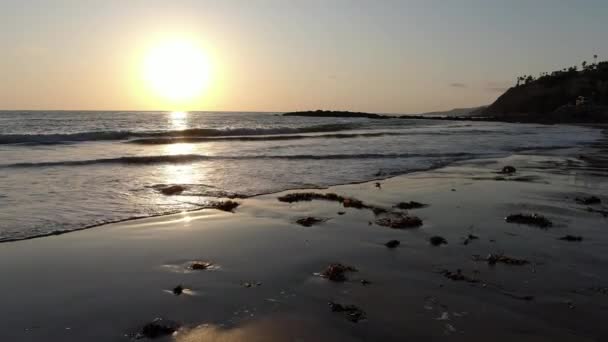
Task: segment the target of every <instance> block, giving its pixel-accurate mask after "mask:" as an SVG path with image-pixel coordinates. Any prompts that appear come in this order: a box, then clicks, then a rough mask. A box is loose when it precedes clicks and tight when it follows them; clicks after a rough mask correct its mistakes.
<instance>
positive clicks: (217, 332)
mask: <svg viewBox="0 0 608 342" xmlns="http://www.w3.org/2000/svg"><path fill="white" fill-rule="evenodd" d="M602 146H603V145H602ZM602 146H595V147H593V148H591V149H586V150H576V149H572V150H568V151H560V152H559V153H558V152H553V153H552V155H544V156H540V155H535V154H533V153H530V154H526V155H515V156H511V157H509V158H505V159H500V160H476V161H468V162H463V163H460V164H454V165H452V166H450V167H446V168H442V169H439V170H435V171H428V172H418V173H413V174H409V175H403V176H398V177H395V178H391V179H386V180H383V181H380V183H381V187H380V188H378V187H377V186H376V184H375V183H376V182H369V183H363V184H351V185H343V186H335V187H332V188H329V189H324V190H313V191H315V192H319V193H336V194H339V195H341V196H345V197H354V198H357V199H360V200H362V201H364V202H365V203H367V204H370V205H373V206H377V207H382V208H386V209H389V210H396V209H394V208H392V207H393V206H394V205H396V204H397V203H399V202H408V201H417V202H421V203H425V204H428V206H426V207H423V208H420V209H412V210H408V213H409V214H411V215H416V216H418V217H419V218H421V219H422V221H423V225H422V226H421V227H419V228H411V229H403V230H400V229H391V228H387V227H382V226H379V225H378V224H376V223H375V222H376V219H377V218H378V217H376V215H375V214H374V213H373V212H372V210H368V209H356V208H352V207H349V208H344V207H343V205H342V204H340V203H338V202H330V201H324V200H317V201H311V202H298V203H284V202H280V201H278V200H277V198H278V197H280V196H282V195H285V194H287V193H294V192H305V190H298V191H286V192H283V193H278V194H269V195H263V196H259V197H254V198H248V199H243V200H238V201H239V202H240V203H241V205H240V206H239V207H238V208H236V210H235V212H234V213H227V212H222V211H217V210H202V211H198V212H189V213H183V214H176V215H171V216H164V217H157V218H150V219H142V220H135V221H130V222H123V223H118V224H110V225H107V226H102V227H98V228H95V229H90V230H86V231H79V232H74V233H70V234H65V235H60V236H52V237H45V238H40V239H33V240H27V241H19V242H12V243H3V244H0V260H1V262H0V274H2V281H1V282H0V293H1V295H0V299H1V300H0V302H1V303H2V310H1V311H0V322H1V325H0V340H1V341H129V340H132V339H134V337H135V335H136V334H137V332H138V331H140V330H141V328H142V326H143V325H144V324H146V323H147V322H150V321H152V320H153V319H154V318H156V317H162V318H164V319H168V320H173V321H175V322H178V323H179V324H180V326H181V328H180V329H179V330H178V331H177V332H176V333H174V334H173V335H172V336H168V337H165V338H160V339H157V340H158V341H164V340H167V341H172V340H175V341H338V340H340V341H404V340H408V341H421V340H424V341H435V340H437V341H439V340H452V341H465V340H467V341H471V340H473V341H488V340H491V341H513V340H516V339H517V340H520V341H601V340H604V341H605V340H606V338H607V337H608V326H606V325H605V324H603V318H604V317H605V316H606V314H608V254H606V250H607V249H606V248H607V247H608V236H607V234H606V229H608V219H607V218H606V217H605V216H604V215H603V214H602V213H601V212H600V211H602V210H608V196H606V195H605V194H607V193H608V191H607V190H608V189H607V188H608V182H607V181H606V180H607V179H608V178H606V176H608V172H607V169H606V168H605V163H604V162H605V159H602V158H601V157H599V154H598V153H599V151H600V150H601V149H602V148H603V147H602ZM546 153H547V152H546V151H543V154H546ZM581 154H583V156H582V158H581V157H580V155H581ZM505 165H513V166H515V167H516V168H517V172H516V173H515V174H513V175H507V176H505V175H500V174H497V173H496V171H497V170H500V169H501V168H502V167H503V166H505ZM591 195H595V196H598V197H599V198H600V199H601V201H602V203H600V204H593V205H583V204H580V203H577V202H576V201H575V198H577V197H586V196H591ZM588 208H591V211H589V210H588ZM339 212H344V213H343V214H339ZM515 213H539V214H541V215H543V216H545V217H547V218H549V219H550V220H551V221H552V223H553V224H552V226H551V227H549V228H548V229H541V228H538V227H534V226H529V225H518V224H513V223H508V222H505V217H506V216H507V215H509V214H515ZM308 216H313V217H318V218H322V219H324V221H323V222H321V223H318V224H315V225H312V226H311V227H304V226H301V225H298V224H296V223H295V222H296V220H298V219H299V218H303V217H308ZM370 222H371V224H370ZM469 234H472V235H474V236H476V237H478V239H474V240H470V241H469V242H468V243H467V244H465V239H466V238H467V237H468V235H469ZM567 234H570V235H575V236H582V237H583V240H582V241H580V242H569V241H562V240H559V239H558V238H560V237H562V236H564V235H567ZM435 235H437V236H442V237H444V238H445V239H446V240H447V242H448V243H447V245H441V246H432V245H431V244H430V243H429V238H430V237H431V236H435ZM393 239H396V240H399V241H400V245H399V246H398V247H396V248H394V249H389V248H387V247H385V246H384V244H385V243H386V242H387V241H389V240H393ZM489 253H494V254H504V255H507V256H509V257H513V258H518V259H525V260H527V261H529V263H527V264H525V265H508V264H503V263H497V264H495V265H490V264H488V263H487V262H483V261H475V260H474V258H473V256H474V255H479V256H480V257H481V258H485V257H486V256H487V255H488V254H489ZM194 261H209V262H212V263H213V265H214V266H213V267H211V268H210V269H207V270H191V269H189V268H188V266H189V265H191V263H192V262H194ZM331 263H342V264H345V265H349V266H353V267H355V268H356V269H357V270H358V272H347V274H346V276H347V280H346V281H344V282H332V281H330V280H328V279H326V278H323V277H320V276H319V275H318V273H319V272H322V271H323V270H324V269H325V268H326V267H327V266H328V265H329V264H331ZM458 269H460V270H461V273H460V274H462V275H464V276H465V277H466V278H467V279H473V280H475V281H476V282H467V281H456V280H451V279H448V278H446V277H445V274H443V273H442V272H443V271H445V270H448V271H450V272H452V274H456V272H457V270H458ZM362 280H365V281H369V282H370V283H369V284H364V283H363V282H362ZM177 285H182V286H183V287H184V288H185V291H184V292H183V293H182V294H181V295H179V296H178V295H174V294H173V293H172V289H173V288H174V287H176V286H177ZM330 301H333V302H337V303H340V304H345V305H349V304H352V305H356V306H357V307H359V308H360V309H362V310H363V311H364V312H365V318H366V319H364V320H360V321H359V322H357V323H354V322H351V321H350V320H348V319H347V318H348V315H347V314H345V313H343V312H332V311H331V310H330V306H329V305H328V303H329V302H330Z"/></svg>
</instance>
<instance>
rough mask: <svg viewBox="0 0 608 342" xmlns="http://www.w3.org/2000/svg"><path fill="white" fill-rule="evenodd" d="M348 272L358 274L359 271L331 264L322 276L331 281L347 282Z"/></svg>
mask: <svg viewBox="0 0 608 342" xmlns="http://www.w3.org/2000/svg"><path fill="white" fill-rule="evenodd" d="M346 272H357V269H356V268H354V267H351V266H346V265H342V264H331V265H329V266H327V268H326V269H325V270H324V271H323V272H322V273H321V276H322V277H324V278H327V279H329V280H331V281H345V280H346Z"/></svg>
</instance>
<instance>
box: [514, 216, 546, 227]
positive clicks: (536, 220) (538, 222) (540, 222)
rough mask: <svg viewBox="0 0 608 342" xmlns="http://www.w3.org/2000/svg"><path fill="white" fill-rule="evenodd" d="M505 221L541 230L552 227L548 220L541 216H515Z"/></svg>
mask: <svg viewBox="0 0 608 342" xmlns="http://www.w3.org/2000/svg"><path fill="white" fill-rule="evenodd" d="M505 220H506V221H507V222H509V223H517V224H527V225H531V226H537V227H541V228H548V227H551V225H552V223H551V221H550V220H549V219H548V218H546V217H544V216H542V215H539V214H514V215H509V216H507V217H506V218H505Z"/></svg>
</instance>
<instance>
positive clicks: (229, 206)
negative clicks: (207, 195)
mask: <svg viewBox="0 0 608 342" xmlns="http://www.w3.org/2000/svg"><path fill="white" fill-rule="evenodd" d="M239 205H241V204H240V203H239V202H235V201H230V200H228V201H219V202H211V203H210V204H209V208H213V209H217V210H222V211H227V212H234V209H236V208H237V207H238V206H239Z"/></svg>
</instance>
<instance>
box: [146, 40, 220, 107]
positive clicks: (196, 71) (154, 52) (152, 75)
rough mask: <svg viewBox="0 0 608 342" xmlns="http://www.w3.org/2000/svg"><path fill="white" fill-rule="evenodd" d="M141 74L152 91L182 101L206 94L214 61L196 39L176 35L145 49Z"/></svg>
mask: <svg viewBox="0 0 608 342" xmlns="http://www.w3.org/2000/svg"><path fill="white" fill-rule="evenodd" d="M142 74H143V78H144V82H145V85H146V87H147V88H148V89H149V90H150V92H151V93H152V94H153V95H155V96H158V97H160V98H162V99H163V100H165V101H168V102H170V103H171V104H180V105H183V104H187V103H189V102H191V101H193V100H195V99H197V98H199V97H200V96H202V95H203V93H204V92H205V90H206V88H207V87H208V86H209V83H210V82H211V65H210V62H209V59H208V57H207V55H206V54H205V53H204V51H203V49H202V48H201V47H199V46H198V45H197V44H196V43H195V42H193V41H188V40H181V39H175V40H168V41H164V42H162V43H159V44H156V45H155V46H153V47H152V48H151V49H150V50H149V51H148V52H147V53H146V55H145V57H144V61H143V69H142Z"/></svg>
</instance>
